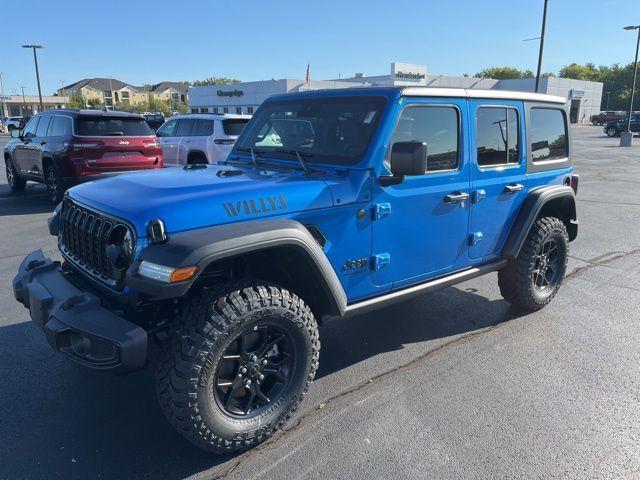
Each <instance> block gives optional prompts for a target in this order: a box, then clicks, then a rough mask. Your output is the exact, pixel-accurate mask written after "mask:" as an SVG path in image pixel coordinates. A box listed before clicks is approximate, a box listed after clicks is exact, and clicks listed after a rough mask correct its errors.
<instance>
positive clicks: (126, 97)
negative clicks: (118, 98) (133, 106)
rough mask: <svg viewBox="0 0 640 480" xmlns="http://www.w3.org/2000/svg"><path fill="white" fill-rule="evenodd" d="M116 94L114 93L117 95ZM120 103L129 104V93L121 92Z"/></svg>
mask: <svg viewBox="0 0 640 480" xmlns="http://www.w3.org/2000/svg"><path fill="white" fill-rule="evenodd" d="M117 93H118V92H116V94H117ZM122 103H126V104H128V103H129V92H122Z"/></svg>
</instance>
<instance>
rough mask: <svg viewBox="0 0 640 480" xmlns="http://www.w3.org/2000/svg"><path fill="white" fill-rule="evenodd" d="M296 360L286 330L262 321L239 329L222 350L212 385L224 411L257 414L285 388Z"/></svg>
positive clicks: (236, 415)
mask: <svg viewBox="0 0 640 480" xmlns="http://www.w3.org/2000/svg"><path fill="white" fill-rule="evenodd" d="M294 364H295V350H294V347H293V343H292V339H291V338H290V337H289V335H288V333H287V332H285V331H284V330H283V329H280V328H278V327H277V326H276V325H272V324H269V323H265V324H262V325H259V326H254V327H253V328H252V329H250V330H247V331H244V332H242V333H241V334H240V335H239V336H238V337H237V338H236V339H235V340H234V341H232V342H231V344H230V345H229V347H228V348H227V349H226V350H225V352H224V353H223V355H222V357H221V359H220V362H219V363H218V366H217V368H216V373H215V382H214V385H213V389H214V396H215V399H216V401H217V402H218V405H219V407H220V408H221V409H222V411H224V412H225V413H226V414H227V415H230V416H234V417H250V416H256V415H259V414H260V413H261V412H263V411H264V410H266V409H268V408H269V406H270V405H271V404H273V403H276V402H277V401H278V400H279V399H280V397H281V396H282V394H283V393H284V392H286V391H287V389H288V387H289V386H290V383H291V375H292V372H293V366H294Z"/></svg>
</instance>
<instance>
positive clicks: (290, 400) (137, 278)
mask: <svg viewBox="0 0 640 480" xmlns="http://www.w3.org/2000/svg"><path fill="white" fill-rule="evenodd" d="M570 148H571V147H570V130H569V128H568V125H567V111H566V106H565V104H564V99H562V98H558V97H552V96H547V95H538V94H527V93H515V92H501V91H480V90H462V89H460V90H458V89H432V88H361V89H343V90H330V91H316V92H305V93H298V94H286V95H280V96H275V97H272V98H270V99H269V100H267V101H266V102H265V103H264V104H263V105H262V106H261V107H260V108H259V109H258V111H257V112H256V114H255V115H254V117H253V119H252V120H251V121H250V122H249V124H248V125H247V126H246V128H245V130H244V132H243V133H242V135H241V136H240V138H239V139H238V141H237V143H236V144H235V147H234V149H233V151H232V152H231V153H230V155H229V156H228V158H227V159H226V160H225V161H224V162H222V163H220V164H216V165H192V166H187V167H185V168H181V169H178V168H167V169H163V170H159V171H155V172H151V173H133V174H125V175H121V176H118V177H114V178H111V179H106V180H103V181H99V182H93V183H88V184H84V185H81V186H78V187H75V188H73V189H71V190H69V192H68V193H67V194H66V196H65V198H64V200H63V202H62V203H61V204H60V205H59V206H58V207H57V208H56V211H55V215H54V216H53V217H52V218H51V219H50V220H49V230H50V232H51V234H52V235H57V237H58V245H59V249H60V252H61V253H62V257H63V258H64V262H63V263H62V264H61V263H60V262H57V261H52V260H51V259H49V258H45V257H44V256H43V254H42V251H35V252H33V253H31V254H30V255H29V256H28V257H27V258H26V259H25V260H24V261H23V262H22V265H21V266H20V269H19V272H18V274H17V275H16V277H15V279H14V280H13V288H14V294H15V298H16V299H17V300H18V301H19V302H21V303H23V304H24V305H25V306H26V307H27V308H29V311H30V314H31V317H32V319H33V321H34V322H35V323H36V324H37V325H38V326H39V327H40V328H41V329H42V330H43V331H44V333H45V335H46V338H47V340H48V342H49V343H50V344H51V346H52V347H53V348H54V349H56V350H58V351H59V352H61V353H62V354H64V355H66V356H67V357H69V358H70V359H72V360H74V361H76V362H79V363H82V364H84V365H87V366H89V367H93V368H96V369H102V370H111V371H118V372H128V371H132V370H136V369H141V368H143V367H145V366H146V365H147V364H153V365H154V368H155V371H156V379H157V392H158V396H159V401H160V404H161V405H162V409H163V410H164V412H165V413H166V415H167V418H168V419H169V421H170V422H171V423H172V424H173V425H174V426H175V428H176V429H177V430H178V431H179V432H180V433H181V434H183V435H184V436H185V437H186V438H188V439H189V440H190V441H191V442H193V443H194V444H195V445H197V446H198V447H201V448H203V449H206V450H210V451H213V452H232V451H237V450H240V449H245V448H249V447H252V446H254V445H256V444H258V443H260V442H262V441H264V440H265V439H267V438H269V436H271V435H272V434H273V433H274V432H275V431H277V430H278V429H279V428H281V427H282V426H283V425H284V423H285V422H287V420H289V419H290V418H291V416H292V415H293V413H294V412H295V410H296V408H297V407H298V405H299V403H300V402H301V400H302V399H303V398H304V396H305V394H306V392H307V390H308V388H309V386H310V384H311V382H312V380H313V378H314V374H315V372H316V369H317V368H318V359H319V353H320V341H319V335H318V327H317V325H318V322H320V321H321V320H322V319H323V318H326V317H345V316H348V315H353V314H363V313H365V312H367V311H370V310H371V309H375V308H379V307H381V306H386V305H389V304H391V303H393V302H398V301H402V300H405V299H408V298H411V297H413V296H416V295H420V294H423V293H425V292H429V291H432V290H435V289H438V288H443V287H446V286H450V285H453V284H456V283H459V282H463V281H466V280H469V279H471V278H474V277H477V276H479V275H483V274H486V273H489V272H494V271H497V272H498V281H499V285H500V290H501V292H502V294H503V296H504V298H505V299H506V300H507V301H508V302H510V303H512V304H513V305H515V306H517V307H520V308H522V309H526V310H537V309H539V308H542V307H543V306H544V305H546V304H547V303H548V302H549V301H551V299H552V298H553V297H554V295H555V294H556V292H557V291H558V288H559V287H560V284H561V282H562V279H563V276H564V274H565V269H566V264H567V258H568V243H569V242H570V241H572V240H573V239H575V238H576V235H577V217H576V205H575V192H576V190H577V184H578V178H577V176H576V175H574V174H573V169H572V167H571V163H570V160H569V158H570ZM354 341H357V339H354Z"/></svg>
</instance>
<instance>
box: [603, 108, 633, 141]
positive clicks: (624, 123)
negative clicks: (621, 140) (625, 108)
mask: <svg viewBox="0 0 640 480" xmlns="http://www.w3.org/2000/svg"><path fill="white" fill-rule="evenodd" d="M628 126H629V117H628V116H627V117H623V118H620V119H618V120H613V121H611V122H607V123H606V124H605V126H604V133H606V134H607V136H608V137H617V136H619V135H620V134H621V133H622V132H626V131H627V128H628ZM631 131H632V132H640V113H634V114H632V115H631Z"/></svg>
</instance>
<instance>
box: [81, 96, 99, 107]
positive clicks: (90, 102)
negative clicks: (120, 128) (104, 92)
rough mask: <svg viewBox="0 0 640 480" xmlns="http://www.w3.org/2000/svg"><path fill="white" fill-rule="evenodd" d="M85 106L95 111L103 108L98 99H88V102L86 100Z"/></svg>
mask: <svg viewBox="0 0 640 480" xmlns="http://www.w3.org/2000/svg"><path fill="white" fill-rule="evenodd" d="M87 104H88V105H89V106H90V107H91V108H96V109H100V108H104V102H103V101H102V100H100V99H99V98H90V99H89V100H87ZM83 108H84V107H83Z"/></svg>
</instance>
